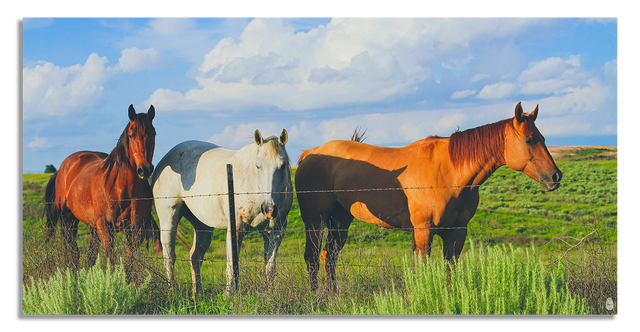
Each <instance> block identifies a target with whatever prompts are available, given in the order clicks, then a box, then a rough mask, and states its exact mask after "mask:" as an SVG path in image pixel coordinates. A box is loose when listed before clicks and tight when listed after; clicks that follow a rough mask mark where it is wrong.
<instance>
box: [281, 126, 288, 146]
mask: <svg viewBox="0 0 640 332" xmlns="http://www.w3.org/2000/svg"><path fill="white" fill-rule="evenodd" d="M288 140H289V134H287V131H286V130H284V129H282V132H281V133H280V143H282V145H285V144H287V141H288Z"/></svg>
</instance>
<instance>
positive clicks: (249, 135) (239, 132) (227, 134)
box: [207, 122, 283, 150]
mask: <svg viewBox="0 0 640 332" xmlns="http://www.w3.org/2000/svg"><path fill="white" fill-rule="evenodd" d="M256 129H257V130H259V131H260V134H261V135H262V137H264V138H267V137H269V136H271V135H280V132H281V131H282V129H283V127H282V125H280V124H278V123H275V122H267V123H260V124H256V123H247V124H240V125H228V126H226V127H225V128H224V129H223V130H222V131H221V132H219V133H217V134H214V135H213V136H211V137H210V138H209V139H208V140H207V142H210V143H213V144H216V145H219V146H222V147H224V148H227V149H235V150H237V149H240V148H242V147H244V146H245V145H247V144H251V142H253V133H254V132H255V131H256Z"/></svg>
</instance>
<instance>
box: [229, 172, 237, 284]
mask: <svg viewBox="0 0 640 332" xmlns="http://www.w3.org/2000/svg"><path fill="white" fill-rule="evenodd" d="M227 181H228V182H229V228H230V230H229V231H231V266H232V267H233V281H234V284H235V288H236V290H238V285H239V281H240V268H239V266H238V240H237V239H238V237H237V235H236V203H235V199H234V191H233V166H232V165H231V164H227ZM227 259H229V258H227Z"/></svg>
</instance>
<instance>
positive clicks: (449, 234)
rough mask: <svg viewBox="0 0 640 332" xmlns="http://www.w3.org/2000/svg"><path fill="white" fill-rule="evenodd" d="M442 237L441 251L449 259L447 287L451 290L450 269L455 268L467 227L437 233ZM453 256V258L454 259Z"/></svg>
mask: <svg viewBox="0 0 640 332" xmlns="http://www.w3.org/2000/svg"><path fill="white" fill-rule="evenodd" d="M439 235H440V237H441V238H442V253H443V255H444V258H445V259H446V260H447V261H449V266H447V280H448V288H449V291H451V270H453V269H454V268H455V262H456V261H457V260H458V258H459V257H460V253H461V252H462V247H464V241H465V239H466V238H467V229H466V228H461V229H453V230H448V231H444V232H440V233H439ZM454 258H455V259H454Z"/></svg>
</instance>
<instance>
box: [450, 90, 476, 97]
mask: <svg viewBox="0 0 640 332" xmlns="http://www.w3.org/2000/svg"><path fill="white" fill-rule="evenodd" d="M475 93H476V90H464V91H456V92H454V93H452V94H451V99H460V98H466V97H469V96H471V95H473V94H475Z"/></svg>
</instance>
